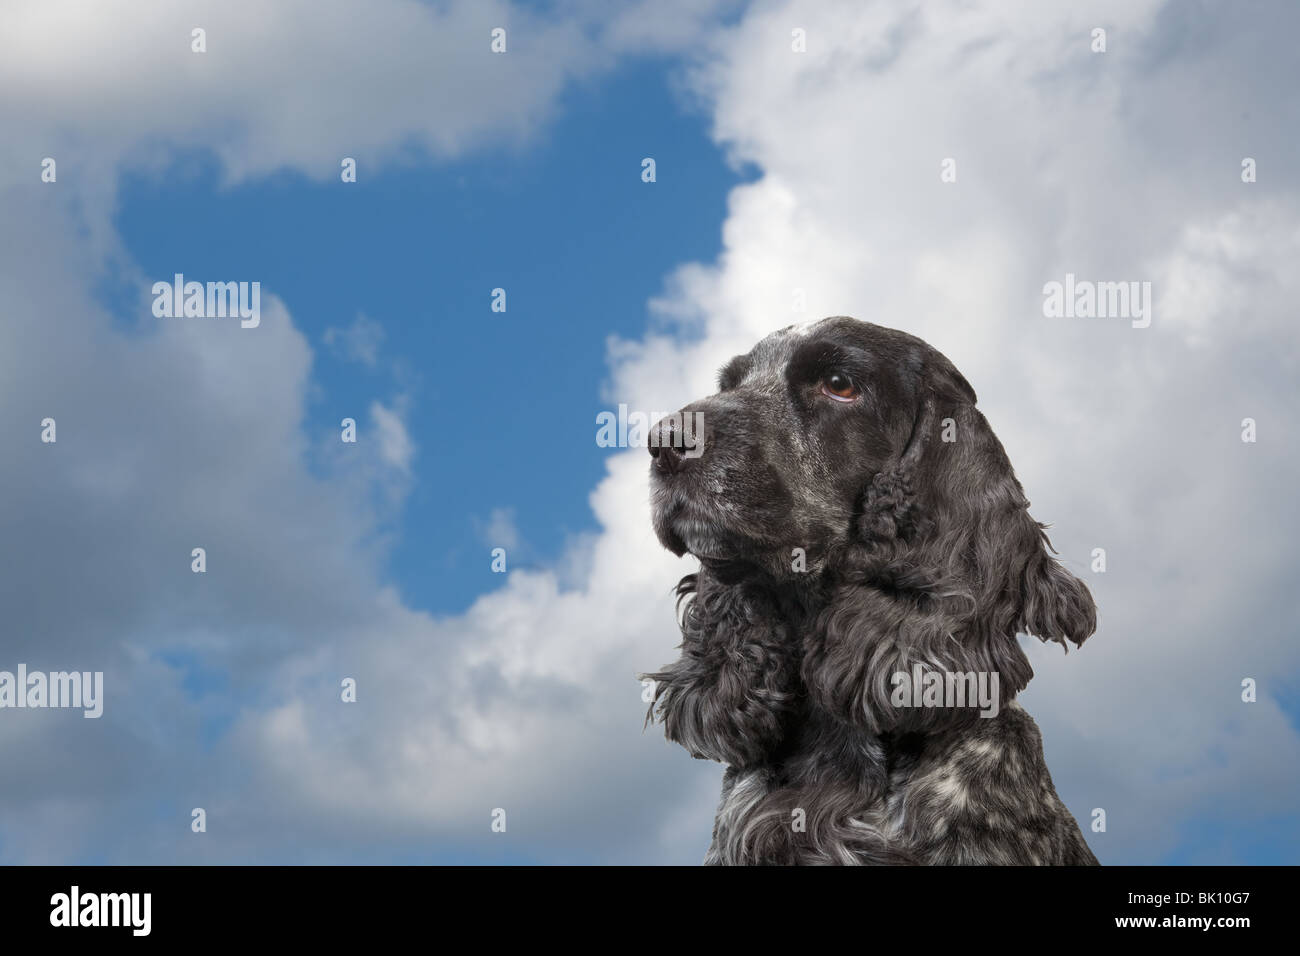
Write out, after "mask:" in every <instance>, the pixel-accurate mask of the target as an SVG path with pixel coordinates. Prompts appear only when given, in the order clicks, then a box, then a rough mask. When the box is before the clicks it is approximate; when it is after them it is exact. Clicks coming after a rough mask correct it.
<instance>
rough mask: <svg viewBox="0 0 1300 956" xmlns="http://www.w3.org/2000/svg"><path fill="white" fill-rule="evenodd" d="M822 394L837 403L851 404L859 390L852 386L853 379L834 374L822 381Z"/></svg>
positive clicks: (841, 373)
mask: <svg viewBox="0 0 1300 956" xmlns="http://www.w3.org/2000/svg"><path fill="white" fill-rule="evenodd" d="M822 392H824V393H825V394H826V395H829V396H830V397H831V398H833V399H835V400H836V401H837V402H851V401H853V399H855V398H857V397H858V392H859V389H858V387H857V386H856V385H854V384H853V379H851V378H849V377H848V376H847V375H845V374H844V373H843V372H836V373H834V374H833V375H828V376H826V378H824V379H823V380H822Z"/></svg>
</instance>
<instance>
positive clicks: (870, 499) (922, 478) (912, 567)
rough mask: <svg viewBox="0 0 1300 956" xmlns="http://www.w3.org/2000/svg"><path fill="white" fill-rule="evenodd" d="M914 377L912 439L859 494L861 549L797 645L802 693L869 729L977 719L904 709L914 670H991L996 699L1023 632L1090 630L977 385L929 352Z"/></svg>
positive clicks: (1087, 598)
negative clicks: (904, 682) (902, 683)
mask: <svg viewBox="0 0 1300 956" xmlns="http://www.w3.org/2000/svg"><path fill="white" fill-rule="evenodd" d="M912 372H913V373H914V374H915V380H914V399H915V412H914V418H913V421H912V424H911V428H910V430H909V431H906V432H905V434H907V438H906V444H905V445H904V447H903V450H902V451H901V453H900V454H899V455H898V457H897V458H896V460H895V462H894V464H893V465H892V466H891V467H888V468H885V469H883V470H882V472H881V473H880V474H878V475H876V476H875V478H874V479H873V481H872V483H871V486H870V487H869V488H868V489H867V491H866V493H865V495H864V500H863V505H862V512H861V516H860V518H859V521H858V537H859V542H858V545H857V547H856V549H854V550H851V551H850V552H849V554H848V555H847V556H846V560H845V561H844V567H843V568H842V570H841V574H840V577H839V580H838V583H837V588H836V591H835V593H834V596H833V600H832V602H831V604H830V606H829V608H828V609H827V610H826V611H825V612H823V614H822V615H821V616H820V619H819V621H818V625H817V628H816V629H815V631H814V633H813V634H812V635H811V636H810V639H809V640H808V641H806V642H805V656H804V665H803V676H804V681H805V683H806V684H807V685H808V688H809V691H810V693H812V694H813V696H814V697H815V698H816V699H817V700H818V701H819V702H820V704H821V705H822V706H823V707H825V708H826V709H828V710H830V711H831V712H832V713H835V714H837V715H838V716H840V717H842V718H847V719H849V720H853V721H855V722H862V723H865V724H866V725H867V726H868V727H870V728H872V729H874V730H876V731H883V730H919V731H927V730H933V729H935V728H936V727H938V726H940V725H943V724H945V723H951V722H952V721H954V720H960V719H966V718H968V717H969V716H971V713H972V712H971V711H970V710H966V711H965V712H964V713H957V712H945V711H944V709H943V708H929V709H900V705H899V704H897V703H896V702H895V699H894V697H893V694H892V693H891V692H892V691H893V690H894V687H895V685H894V683H893V681H894V680H895V678H896V675H899V674H906V673H908V672H909V671H910V670H911V669H912V668H913V667H914V666H920V667H921V668H922V669H924V670H927V671H936V672H945V673H957V672H960V673H975V674H986V675H994V674H996V675H997V678H998V696H999V698H1000V701H999V706H1000V705H1001V704H1005V703H1006V702H1007V701H1009V700H1010V699H1011V698H1013V697H1014V696H1015V695H1016V693H1018V692H1019V691H1020V690H1021V689H1023V688H1024V686H1025V685H1026V684H1027V683H1028V682H1029V679H1030V678H1031V677H1032V676H1033V670H1032V668H1031V667H1030V666H1029V660H1028V658H1027V657H1026V656H1025V654H1024V651H1023V650H1021V648H1020V645H1019V643H1018V642H1017V641H1016V636H1015V635H1016V634H1017V632H1026V633H1030V634H1033V635H1035V636H1037V637H1039V638H1041V639H1043V640H1052V641H1057V642H1060V643H1062V644H1064V643H1065V642H1066V641H1067V640H1068V641H1073V642H1074V643H1075V644H1081V643H1083V641H1084V640H1085V639H1086V638H1087V637H1088V635H1089V634H1091V633H1092V631H1093V630H1094V628H1095V626H1096V609H1095V606H1094V605H1093V602H1092V597H1091V595H1090V594H1089V593H1088V589H1087V587H1086V586H1084V584H1083V582H1081V581H1079V580H1078V579H1077V578H1075V577H1074V576H1073V575H1071V574H1069V573H1068V572H1066V571H1065V569H1064V568H1062V567H1061V566H1060V565H1059V564H1058V563H1057V562H1056V561H1055V560H1054V559H1053V558H1052V556H1051V553H1049V548H1050V545H1049V543H1048V541H1047V537H1046V535H1045V534H1044V533H1043V526H1042V525H1040V524H1039V523H1038V522H1036V521H1035V520H1034V519H1033V518H1032V517H1031V516H1030V515H1029V511H1028V508H1029V502H1028V501H1027V500H1026V498H1025V495H1024V491H1023V489H1022V488H1021V486H1020V482H1019V481H1017V480H1016V476H1015V473H1014V471H1013V470H1012V468H1011V462H1010V461H1009V460H1008V459H1007V455H1006V452H1005V451H1004V450H1003V448H1002V444H1001V442H999V441H998V439H997V436H996V435H994V434H993V430H992V429H991V428H990V427H989V424H988V422H987V421H986V420H985V418H984V416H983V415H982V414H981V413H980V412H979V410H978V409H976V408H975V392H974V390H973V389H972V388H971V387H970V385H969V384H968V383H967V382H966V380H965V379H964V378H963V377H962V376H961V374H960V373H959V372H958V371H957V370H956V368H954V367H953V365H952V363H951V362H949V361H948V360H947V359H946V358H945V357H944V356H942V355H940V354H939V353H938V352H936V351H934V350H933V349H929V348H928V347H927V348H926V350H925V352H924V353H922V354H921V355H920V356H918V357H917V358H916V360H915V361H914V363H913V368H912ZM907 706H908V707H911V706H912V705H907Z"/></svg>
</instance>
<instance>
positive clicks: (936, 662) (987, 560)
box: [644, 317, 1097, 864]
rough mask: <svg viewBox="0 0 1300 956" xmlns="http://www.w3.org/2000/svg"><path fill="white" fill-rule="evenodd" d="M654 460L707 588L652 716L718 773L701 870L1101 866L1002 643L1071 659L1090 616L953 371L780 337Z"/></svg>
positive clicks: (681, 591)
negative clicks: (1063, 652)
mask: <svg viewBox="0 0 1300 956" xmlns="http://www.w3.org/2000/svg"><path fill="white" fill-rule="evenodd" d="M649 445H650V454H651V455H652V456H653V461H652V464H651V484H652V501H653V512H654V527H655V532H656V534H657V535H658V537H659V540H660V541H661V542H662V543H663V544H664V546H665V547H667V548H668V549H669V550H671V551H672V552H674V553H675V554H678V555H682V554H685V553H686V552H690V553H691V554H692V555H694V556H695V557H696V558H697V559H698V560H699V564H700V569H699V572H698V573H696V574H690V575H687V576H686V577H685V578H684V579H683V580H682V582H681V583H680V584H679V585H678V587H677V595H678V609H679V616H680V618H681V630H682V637H683V643H682V645H681V650H682V653H681V657H680V658H679V659H678V660H677V661H676V662H674V663H672V664H670V665H669V666H667V667H665V668H664V669H663V670H662V671H660V672H658V673H655V674H648V675H644V676H645V677H647V678H649V679H651V680H653V681H655V699H654V703H652V704H651V706H650V715H649V718H648V719H650V720H653V719H658V720H659V721H660V722H662V724H663V726H664V728H665V733H666V735H667V736H668V738H669V739H670V740H673V741H676V742H677V743H679V744H681V745H682V746H683V747H685V748H686V749H687V750H688V751H690V753H691V754H692V755H694V756H696V757H702V758H708V759H711V760H717V761H721V762H722V763H724V764H726V765H727V769H726V772H725V774H724V776H723V781H722V798H721V803H720V805H719V807H718V812H717V816H716V819H715V821H714V827H713V843H712V845H711V846H710V847H709V851H708V854H707V856H706V857H705V862H706V863H711V864H756V863H767V864H795V863H920V864H1096V863H1097V859H1096V857H1095V856H1093V854H1092V852H1091V850H1089V848H1088V845H1087V843H1086V842H1085V841H1084V838H1083V834H1082V833H1081V832H1080V829H1079V826H1078V824H1077V823H1076V821H1075V820H1074V818H1073V817H1072V816H1071V815H1070V813H1069V811H1068V810H1067V809H1066V808H1065V805H1064V804H1063V803H1062V802H1061V800H1060V798H1059V797H1058V796H1057V795H1056V790H1055V789H1054V788H1053V786H1052V778H1051V776H1050V774H1049V773H1048V772H1047V766H1046V764H1045V762H1044V759H1043V745H1042V737H1041V735H1040V734H1039V731H1038V728H1037V726H1036V725H1035V724H1034V721H1033V720H1032V719H1031V718H1030V716H1029V715H1028V714H1027V713H1026V712H1025V711H1024V710H1023V709H1022V708H1021V707H1020V705H1019V704H1018V703H1017V702H1016V700H1015V697H1016V694H1017V693H1018V692H1019V691H1020V690H1021V689H1022V688H1023V687H1024V686H1025V685H1026V684H1027V683H1028V682H1029V679H1030V677H1031V676H1032V675H1033V671H1032V670H1031V668H1030V666H1029V661H1028V659H1027V658H1026V656H1025V653H1024V651H1023V650H1021V648H1020V645H1019V644H1018V643H1017V639H1016V635H1017V633H1025V634H1030V635H1033V636H1035V637H1038V638H1040V639H1041V640H1044V641H1056V642H1057V643H1060V644H1062V645H1065V644H1066V642H1067V641H1070V642H1073V643H1074V644H1082V643H1083V642H1084V640H1085V639H1086V638H1087V637H1088V636H1089V635H1090V634H1091V633H1092V632H1093V630H1094V629H1095V627H1096V608H1095V606H1094V604H1093V601H1092V597H1091V595H1090V594H1089V592H1088V588H1087V587H1086V586H1085V585H1084V584H1083V583H1082V582H1081V581H1079V580H1078V579H1077V578H1076V577H1074V576H1073V575H1072V574H1070V573H1068V572H1067V571H1066V570H1065V569H1064V568H1062V567H1061V565H1060V564H1058V563H1057V561H1056V560H1055V559H1053V557H1052V554H1053V553H1055V552H1051V551H1050V549H1051V544H1050V543H1049V542H1048V540H1047V536H1046V535H1045V534H1044V526H1043V525H1041V524H1039V523H1038V522H1037V521H1035V520H1034V519H1033V518H1032V517H1030V515H1029V512H1028V510H1027V509H1028V506H1029V502H1028V501H1027V500H1026V499H1025V495H1024V491H1023V490H1022V488H1021V486H1020V482H1019V481H1018V480H1017V479H1016V477H1015V474H1014V472H1013V471H1012V468H1011V463H1010V461H1008V460H1007V456H1006V453H1005V452H1004V451H1003V449H1002V445H1001V443H1000V442H999V441H998V439H997V437H996V436H995V435H994V434H993V431H992V430H991V429H990V428H989V425H988V423H987V422H986V421H985V419H984V416H983V415H982V414H981V413H980V412H979V411H978V410H977V409H976V408H975V392H974V391H973V390H972V389H971V387H970V385H969V384H967V382H966V380H965V379H964V378H963V377H962V375H961V373H959V372H958V371H957V369H956V368H955V367H954V366H953V365H952V363H951V362H949V361H948V359H946V358H945V357H944V356H943V355H941V354H940V353H939V352H938V351H936V350H935V349H933V348H931V347H930V346H929V345H927V344H926V343H925V342H923V341H921V340H920V339H918V338H916V337H915V336H912V335H908V334H906V333H903V332H898V331H895V330H893V329H886V328H882V327H880V326H876V325H871V324H868V323H866V322H859V321H856V320H854V319H850V318H844V317H836V318H829V319H824V320H822V321H820V322H817V323H815V324H813V325H810V326H801V327H791V328H788V329H784V330H782V331H780V332H777V333H775V334H773V335H770V336H768V337H767V338H765V339H764V340H763V341H761V342H759V343H758V345H757V346H755V347H754V349H753V350H752V351H750V352H749V353H748V354H745V355H740V356H737V357H736V358H734V359H732V360H731V361H730V362H729V363H728V364H727V365H726V366H725V367H724V368H723V369H722V372H721V374H720V377H719V382H718V393H717V394H716V395H713V396H711V397H710V398H706V399H704V400H702V401H699V402H694V403H692V404H690V405H688V406H686V408H684V409H682V411H681V412H679V413H676V414H674V415H669V416H667V417H666V418H664V419H663V420H662V421H660V422H659V423H658V424H656V425H655V426H654V428H653V429H652V430H651V434H650V441H649Z"/></svg>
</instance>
